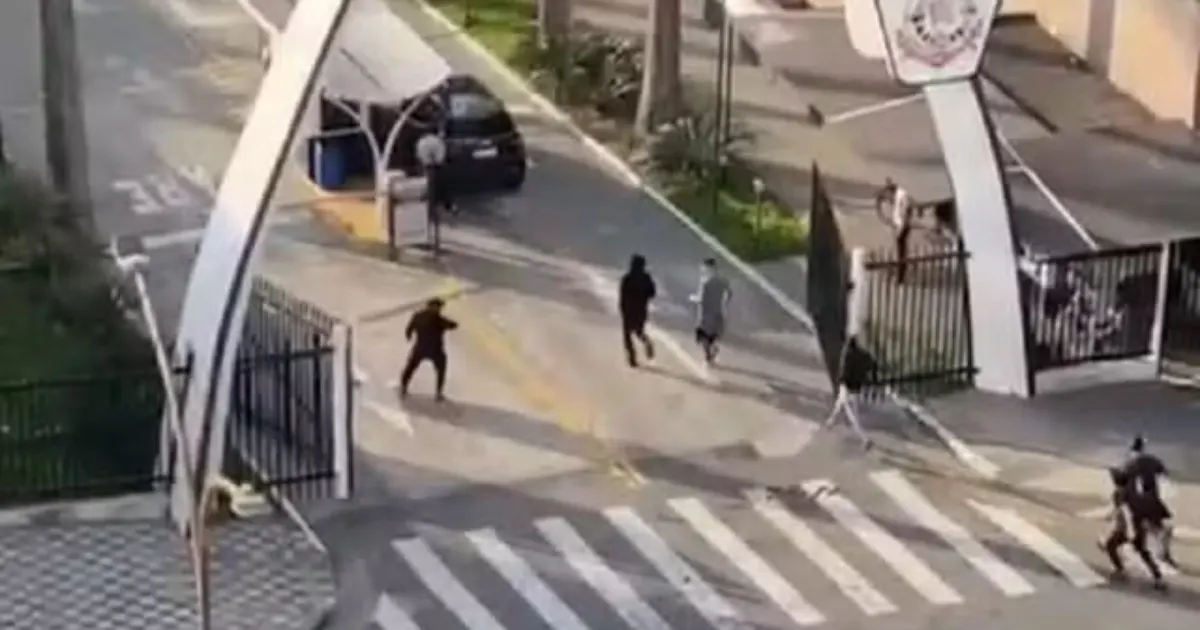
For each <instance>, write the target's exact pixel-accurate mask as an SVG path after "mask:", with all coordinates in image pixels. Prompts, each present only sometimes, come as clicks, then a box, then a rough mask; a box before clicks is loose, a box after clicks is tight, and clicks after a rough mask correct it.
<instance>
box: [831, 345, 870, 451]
mask: <svg viewBox="0 0 1200 630" xmlns="http://www.w3.org/2000/svg"><path fill="white" fill-rule="evenodd" d="M871 365H872V359H871V355H870V354H868V353H867V351H866V350H863V348H862V346H860V345H859V344H858V339H857V338H856V337H855V336H854V335H850V337H848V338H847V339H846V343H845V344H844V345H843V346H842V354H841V362H840V363H839V374H838V388H837V397H836V398H835V399H834V401H833V409H832V410H830V412H829V417H828V418H826V419H825V423H824V424H822V425H821V430H822V431H823V430H825V429H828V428H830V427H832V426H833V423H834V422H835V421H836V420H837V418H838V413H839V412H841V414H842V415H843V416H845V418H846V424H848V425H850V429H851V430H853V431H854V433H855V435H857V436H858V439H859V440H861V441H862V445H863V449H865V450H869V449H870V448H871V446H872V445H873V443H872V442H871V438H869V437H867V434H866V432H865V431H863V428H862V423H861V422H860V421H859V418H858V407H859V402H860V397H861V395H862V389H863V387H864V386H865V385H866V384H867V377H868V376H869V375H870V371H871Z"/></svg>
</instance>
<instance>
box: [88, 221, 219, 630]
mask: <svg viewBox="0 0 1200 630" xmlns="http://www.w3.org/2000/svg"><path fill="white" fill-rule="evenodd" d="M111 253H112V256H113V258H114V260H115V261H116V263H117V267H118V268H119V269H121V270H122V271H123V272H124V273H125V274H127V276H128V277H129V279H131V280H132V281H133V286H134V289H135V290H136V291H137V295H138V304H139V310H140V312H141V316H142V319H143V321H144V323H145V324H146V331H147V333H148V334H149V335H150V345H151V346H152V347H153V349H154V362H155V364H156V365H157V367H158V374H159V378H160V379H161V380H162V383H163V393H164V396H165V398H166V405H167V421H168V422H169V423H170V425H171V431H172V433H174V434H175V441H176V443H177V445H178V446H177V452H178V455H179V457H181V458H182V462H181V463H182V466H181V468H182V469H183V471H184V479H183V480H182V482H183V483H184V484H185V485H186V487H187V489H188V491H189V492H191V493H192V497H191V498H192V499H193V501H194V502H195V505H196V509H193V510H192V511H191V517H192V518H191V521H190V523H189V537H188V543H189V545H188V552H189V555H190V556H191V559H192V571H193V578H194V579H195V582H196V606H197V614H198V619H199V624H200V625H199V628H200V630H209V629H210V628H211V619H210V617H211V601H210V591H209V577H210V576H209V570H208V569H209V566H208V553H207V551H208V545H207V532H206V531H205V527H206V523H205V514H206V513H207V511H208V502H209V497H210V490H211V488H210V487H209V486H210V484H208V483H205V484H204V486H203V488H202V490H201V493H200V496H199V498H198V500H197V497H196V494H195V488H196V474H197V469H196V466H195V463H194V462H193V461H192V457H191V453H190V452H189V450H188V442H187V440H186V439H185V433H184V424H183V415H182V409H183V407H182V406H181V405H180V403H179V395H178V392H176V391H175V379H174V371H173V370H172V369H171V362H170V360H169V359H168V358H167V351H166V346H165V345H164V344H163V338H162V334H161V333H160V331H159V327H158V317H157V315H155V313H154V307H153V305H152V303H151V302H150V292H149V290H148V289H147V287H146V279H145V276H143V275H142V271H141V266H143V265H145V264H147V263H148V262H149V258H147V257H146V255H145V254H135V255H132V256H127V257H122V256H121V255H120V254H119V252H118V251H117V248H116V246H115V244H114V245H113V247H112V250H111Z"/></svg>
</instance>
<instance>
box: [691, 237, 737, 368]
mask: <svg viewBox="0 0 1200 630" xmlns="http://www.w3.org/2000/svg"><path fill="white" fill-rule="evenodd" d="M732 295H733V292H732V290H731V289H730V288H729V281H728V280H726V279H725V277H724V276H722V275H721V273H720V272H719V271H718V270H717V261H716V260H715V259H713V258H706V259H704V264H703V265H701V267H700V286H699V287H698V288H697V289H696V293H695V295H693V296H692V302H693V303H694V304H695V305H696V343H697V344H699V345H700V349H701V351H702V352H703V353H704V360H705V362H706V363H708V364H709V365H712V364H713V363H714V362H715V361H716V360H717V353H718V352H720V349H721V348H720V341H721V337H722V335H724V334H725V319H726V318H725V313H726V309H727V307H728V306H729V299H730V297H732Z"/></svg>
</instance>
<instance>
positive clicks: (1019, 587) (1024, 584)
mask: <svg viewBox="0 0 1200 630" xmlns="http://www.w3.org/2000/svg"><path fill="white" fill-rule="evenodd" d="M871 481H873V482H875V485H876V486H878V487H879V488H880V489H881V490H883V491H884V493H885V494H887V495H888V496H889V497H891V499H892V501H894V502H895V504H896V507H898V508H900V509H901V510H902V511H903V512H904V513H905V514H908V515H909V516H910V517H912V519H913V520H915V521H916V522H917V523H919V524H920V525H921V526H922V527H924V528H925V529H927V530H929V531H930V532H931V533H933V534H936V535H937V536H938V537H939V538H941V539H942V540H944V541H945V542H946V544H948V545H950V547H951V548H953V549H954V551H956V552H957V553H958V555H960V556H962V558H963V559H964V560H966V561H967V562H968V563H969V564H970V565H971V566H973V567H975V569H976V570H977V571H979V573H980V574H981V575H983V577H985V578H987V580H988V581H989V582H991V583H992V584H993V585H995V586H996V588H998V589H1000V592H1002V593H1004V594H1005V595H1007V596H1009V597H1020V596H1022V595H1029V594H1031V593H1033V592H1034V588H1033V585H1032V584H1030V583H1029V581H1028V580H1026V579H1025V578H1023V577H1021V574H1020V573H1017V572H1016V571H1015V570H1014V569H1013V568H1012V567H1011V566H1009V565H1008V563H1006V562H1004V561H1003V560H1001V559H1000V557H999V556H997V555H996V554H995V553H992V551H991V550H990V549H988V548H987V547H985V546H984V545H983V543H981V542H979V540H978V539H976V538H975V537H974V536H972V535H971V533H970V532H968V531H967V529H966V528H965V527H963V526H962V525H960V524H958V523H956V522H955V521H953V520H951V519H950V517H948V516H946V515H945V514H943V513H942V512H941V511H940V510H938V509H937V508H936V507H934V505H933V503H931V502H930V501H929V499H927V498H926V497H925V495H924V494H922V493H921V491H920V490H917V488H916V486H914V485H913V484H912V483H910V482H909V481H908V480H907V479H905V478H904V476H903V475H901V474H900V472H899V471H897V470H884V471H878V472H873V473H871Z"/></svg>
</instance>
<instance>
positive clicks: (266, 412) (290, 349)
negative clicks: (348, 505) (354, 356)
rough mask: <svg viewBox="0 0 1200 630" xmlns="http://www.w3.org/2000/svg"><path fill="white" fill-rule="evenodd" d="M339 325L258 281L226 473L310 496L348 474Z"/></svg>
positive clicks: (237, 378)
mask: <svg viewBox="0 0 1200 630" xmlns="http://www.w3.org/2000/svg"><path fill="white" fill-rule="evenodd" d="M338 326H339V323H338V322H337V321H336V320H335V319H334V318H332V317H330V316H329V315H327V314H326V313H324V312H322V311H320V310H318V309H316V308H315V307H313V306H312V305H310V304H308V303H306V302H304V301H301V300H298V299H296V298H294V297H292V296H291V295H289V294H288V293H286V292H285V291H283V290H281V289H279V288H278V287H276V286H274V285H272V284H270V283H269V282H267V281H265V280H261V279H258V280H256V281H255V284H254V289H253V292H252V294H251V298H250V304H249V306H248V308H247V311H246V322H245V328H244V331H243V333H242V342H241V346H240V348H239V356H238V366H237V370H236V371H235V374H234V384H233V392H232V397H231V400H232V405H231V411H232V417H231V418H230V424H229V429H228V433H227V441H226V448H227V450H226V453H227V455H226V462H227V464H226V470H225V474H226V475H227V476H229V477H231V478H233V479H235V480H239V481H249V482H251V483H252V484H254V485H255V486H256V487H258V488H261V489H265V490H268V491H271V492H277V493H280V494H282V495H283V496H286V497H287V498H288V499H291V500H307V499H316V498H325V497H329V496H332V495H333V494H334V492H335V485H336V484H337V478H338V475H339V473H341V474H349V470H348V468H347V470H342V471H340V470H339V469H338V461H339V455H344V456H345V457H344V459H342V461H344V462H347V463H348V461H349V452H348V449H349V445H348V443H345V442H346V441H348V439H349V435H350V433H349V431H350V414H349V402H348V398H342V397H339V395H338V393H337V391H336V390H337V388H339V387H348V383H346V382H340V381H339V379H338V378H336V377H337V376H338V374H339V373H340V374H346V373H348V371H349V366H348V362H349V356H348V354H342V353H339V351H338V350H339V348H338V347H337V343H336V341H337V340H336V336H337V332H336V331H337V327H338ZM345 343H348V335H347V336H346V342H345ZM345 350H346V351H347V353H348V347H347V348H346V349H345ZM338 361H342V362H343V363H347V365H342V366H338V365H337V363H336V362H338ZM339 368H340V371H339ZM339 404H342V405H343V407H342V408H339V407H338V405H339ZM338 423H342V426H340V427H339V426H338ZM339 430H341V431H343V434H342V435H343V436H344V438H343V439H339V437H338V435H337V433H338V431H339ZM339 448H343V449H346V451H345V452H343V453H341V454H339V453H338V449H339Z"/></svg>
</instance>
